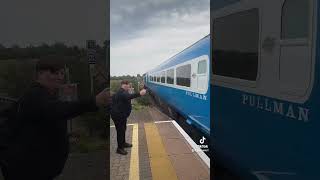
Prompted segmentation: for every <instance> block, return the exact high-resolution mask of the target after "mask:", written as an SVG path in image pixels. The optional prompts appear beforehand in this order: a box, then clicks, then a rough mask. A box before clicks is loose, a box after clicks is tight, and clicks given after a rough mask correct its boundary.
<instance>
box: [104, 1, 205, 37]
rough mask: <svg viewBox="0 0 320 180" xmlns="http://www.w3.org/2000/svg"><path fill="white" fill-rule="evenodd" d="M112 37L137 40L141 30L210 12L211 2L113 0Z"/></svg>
mask: <svg viewBox="0 0 320 180" xmlns="http://www.w3.org/2000/svg"><path fill="white" fill-rule="evenodd" d="M110 3H111V17H110V18H111V22H110V23H111V35H112V38H113V40H114V41H117V40H125V39H128V38H135V37H136V35H137V33H138V32H139V31H141V30H144V29H146V28H149V27H151V26H154V25H157V23H163V21H167V20H171V19H177V18H178V17H183V16H188V15H189V16H194V15H196V14H198V13H201V12H202V11H209V9H210V0H197V1H194V0H111V1H110Z"/></svg>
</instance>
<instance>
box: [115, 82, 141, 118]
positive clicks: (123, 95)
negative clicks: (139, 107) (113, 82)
mask: <svg viewBox="0 0 320 180" xmlns="http://www.w3.org/2000/svg"><path fill="white" fill-rule="evenodd" d="M137 97H140V93H135V94H129V93H128V92H127V91H126V90H124V89H122V88H120V89H119V90H118V91H117V93H116V94H114V95H113V96H112V108H111V117H112V119H123V118H127V117H129V115H130V113H131V99H134V98H137Z"/></svg>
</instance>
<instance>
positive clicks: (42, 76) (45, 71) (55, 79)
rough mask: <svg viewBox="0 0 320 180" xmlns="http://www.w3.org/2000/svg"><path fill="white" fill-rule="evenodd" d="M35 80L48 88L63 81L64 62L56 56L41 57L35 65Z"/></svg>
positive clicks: (59, 84) (52, 88)
mask: <svg viewBox="0 0 320 180" xmlns="http://www.w3.org/2000/svg"><path fill="white" fill-rule="evenodd" d="M36 72H37V79H36V80H37V82H39V83H40V84H41V85H43V86H45V87H46V88H48V89H50V90H54V89H58V88H59V87H61V85H62V84H63V83H64V64H63V63H62V62H61V60H60V59H58V57H57V56H47V57H44V58H41V59H40V60H39V61H38V63H37V65H36Z"/></svg>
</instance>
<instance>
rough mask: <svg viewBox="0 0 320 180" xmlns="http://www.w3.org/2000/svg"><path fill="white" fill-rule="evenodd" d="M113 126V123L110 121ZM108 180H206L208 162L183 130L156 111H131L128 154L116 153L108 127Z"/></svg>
mask: <svg viewBox="0 0 320 180" xmlns="http://www.w3.org/2000/svg"><path fill="white" fill-rule="evenodd" d="M112 123H113V122H112ZM110 133H111V134H110V135H111V136H110V177H111V179H112V180H209V179H210V174H209V173H210V171H209V169H210V159H209V158H208V157H207V156H206V155H205V154H204V153H203V151H201V150H200V148H199V147H198V145H197V144H196V143H195V142H193V140H192V139H191V138H190V137H189V136H188V135H187V133H185V132H184V130H183V129H182V128H181V127H180V126H179V125H178V124H177V123H176V122H175V121H173V120H171V119H170V118H169V117H167V116H166V115H165V114H163V113H161V112H160V111H158V110H157V109H156V108H149V107H148V108H146V109H144V110H140V111H135V112H133V113H132V114H131V116H130V117H129V119H128V124H127V132H126V141H127V142H129V143H132V144H133V147H132V148H128V149H126V150H127V151H128V155H125V156H124V155H119V154H117V153H116V148H117V140H116V129H115V127H114V125H112V124H111V126H110Z"/></svg>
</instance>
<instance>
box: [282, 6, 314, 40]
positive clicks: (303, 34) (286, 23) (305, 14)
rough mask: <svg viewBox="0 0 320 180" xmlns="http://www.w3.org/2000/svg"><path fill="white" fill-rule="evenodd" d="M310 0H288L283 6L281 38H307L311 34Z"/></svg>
mask: <svg viewBox="0 0 320 180" xmlns="http://www.w3.org/2000/svg"><path fill="white" fill-rule="evenodd" d="M309 3H310V2H309V1H308V0H304V1H301V0H286V1H285V3H284V5H283V7H282V23H281V39H296V38H307V37H308V34H309V27H310V26H309V14H310V7H309Z"/></svg>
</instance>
